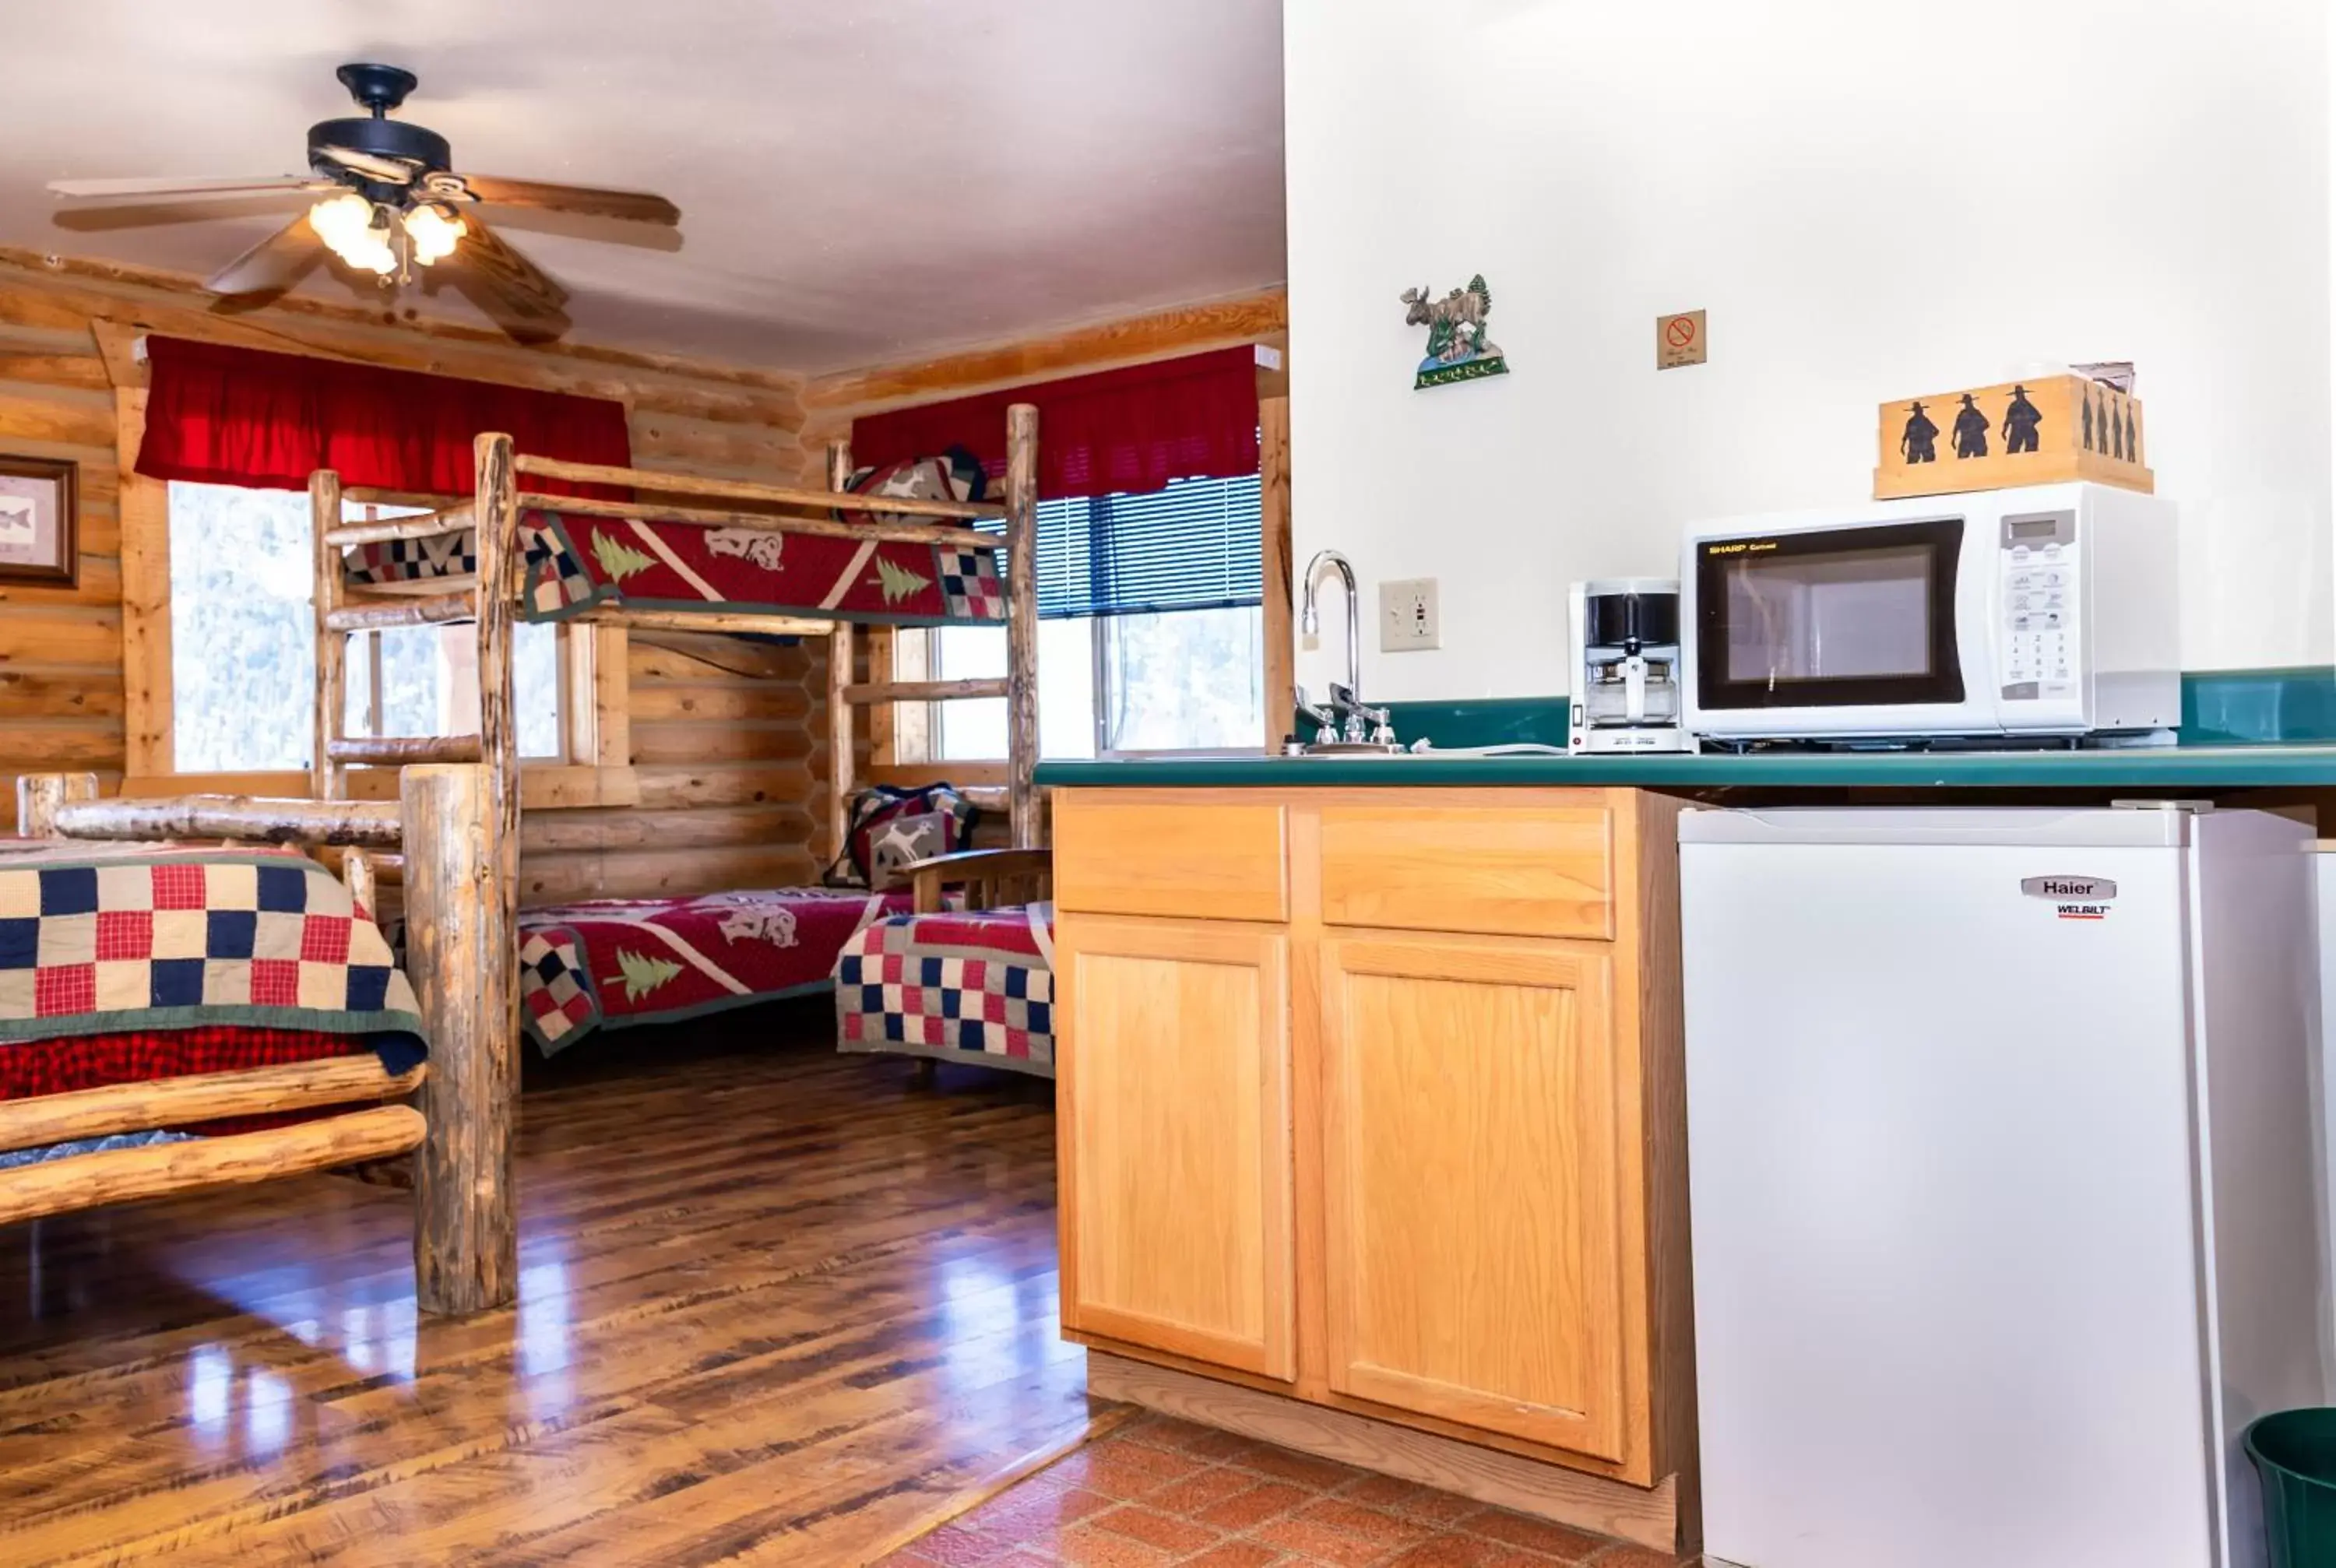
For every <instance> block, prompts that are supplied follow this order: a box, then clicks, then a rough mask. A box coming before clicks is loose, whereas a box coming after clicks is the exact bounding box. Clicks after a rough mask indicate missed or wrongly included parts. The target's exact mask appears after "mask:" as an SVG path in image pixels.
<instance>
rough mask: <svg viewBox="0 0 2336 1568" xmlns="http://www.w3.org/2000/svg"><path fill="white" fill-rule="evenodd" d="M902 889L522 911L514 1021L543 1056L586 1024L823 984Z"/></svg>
mask: <svg viewBox="0 0 2336 1568" xmlns="http://www.w3.org/2000/svg"><path fill="white" fill-rule="evenodd" d="M908 907H909V895H908V894H907V893H906V892H884V893H872V894H871V893H870V892H868V891H865V890H863V889H857V888H777V889H771V890H757V891H748V892H725V893H708V894H706V895H703V896H701V897H698V898H690V899H596V900H592V901H587V902H583V903H574V904H561V905H557V906H553V907H550V908H545V909H535V910H521V911H520V949H519V975H520V1018H521V1022H522V1023H523V1024H524V1025H525V1027H526V1029H527V1032H528V1035H529V1037H530V1038H532V1039H533V1040H534V1041H535V1043H536V1045H537V1047H539V1048H540V1049H541V1050H542V1052H543V1054H544V1055H546V1056H552V1055H555V1054H557V1053H558V1052H560V1051H561V1050H564V1049H566V1048H567V1047H569V1046H571V1045H574V1044H575V1043H576V1042H577V1041H578V1040H579V1039H581V1038H583V1037H585V1036H586V1035H588V1034H589V1033H590V1032H591V1031H593V1030H594V1029H599V1028H618V1027H623V1026H625V1025H628V1024H651V1023H669V1022H673V1021H675V1020H676V1019H681V1018H697V1017H700V1016H702V1015H704V1014H706V1013H713V1012H720V1011H723V1010H725V1009H726V1008H743V1007H748V1006H751V1005H753V1004H754V1003H756V1002H764V1001H770V1000H773V999H774V998H780V997H792V996H803V995H806V994H809V993H811V992H814V991H821V990H824V989H827V987H828V986H829V984H830V983H831V981H830V979H829V976H830V973H831V971H832V969H833V967H834V964H835V956H836V954H837V953H838V952H839V951H841V950H842V948H843V945H844V943H845V942H846V941H847V940H850V939H851V937H852V934H853V933H854V932H855V931H858V930H860V929H861V927H863V926H865V925H867V924H868V923H869V922H870V921H871V920H880V919H881V918H883V917H884V916H887V915H891V914H895V913H898V912H900V911H903V910H905V909H907V908H908Z"/></svg>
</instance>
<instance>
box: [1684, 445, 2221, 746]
mask: <svg viewBox="0 0 2336 1568" xmlns="http://www.w3.org/2000/svg"><path fill="white" fill-rule="evenodd" d="M2178 591H2179V585H2178V574H2177V570H2176V563H2175V517H2174V508H2173V506H2172V504H2171V503H2170V502H2164V501H2161V500H2159V499H2158V498H2156V496H2150V495H2141V494H2137V493H2136V492H2132V491H2127V490H2118V489H2116V488H2114V487H2111V486H2107V485H2099V484H2078V483H2072V484H2051V485H2034V486H2029V487H2025V488H2022V489H2018V490H1998V491H1987V492H1979V493H1976V494H1970V495H1950V496H1922V497H1918V498H1913V499H1910V500H1904V501H1877V502H1870V503H1868V504H1865V505H1863V506H1860V507H1858V508H1856V509H1855V510H1854V511H1832V512H1823V513H1809V514H1797V515H1787V516H1776V517H1762V518H1740V519H1736V520H1732V521H1720V522H1708V523H1703V524H1699V525H1698V526H1696V527H1693V528H1690V529H1689V530H1688V533H1687V538H1686V541H1685V542H1684V544H1683V546H1682V548H1681V554H1680V560H1679V624H1680V628H1681V633H1682V636H1681V641H1682V644H1683V646H1682V648H1681V649H1680V660H1679V662H1680V666H1681V668H1682V670H1683V672H1684V679H1683V681H1682V683H1681V684H1682V685H1683V686H1684V687H1685V692H1686V702H1685V711H1686V727H1687V728H1688V730H1689V732H1690V733H1691V734H1693V735H1697V736H1698V737H1700V738H1704V739H1708V740H1711V741H1715V742H1719V743H1723V744H1725V743H1742V742H1750V741H1761V740H1853V741H1854V740H1875V741H1891V740H1901V741H1903V740H1914V739H1922V738H1937V739H1957V738H1983V737H1987V736H2004V737H2023V736H2038V737H2046V736H2078V735H2116V734H2140V733H2146V732H2151V731H2158V730H2165V731H2171V730H2173V729H2174V728H2175V726H2177V725H2179V724H2180V722H2181V718H2182V677H2181V664H2180V658H2179V628H2178V625H2177V622H2178V620H2179V615H2178Z"/></svg>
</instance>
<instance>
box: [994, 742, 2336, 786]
mask: <svg viewBox="0 0 2336 1568" xmlns="http://www.w3.org/2000/svg"><path fill="white" fill-rule="evenodd" d="M1038 782H1039V783H1040V784H1044V785H1047V786H1049V787H1053V788H1058V789H1066V788H1092V787H1099V786H1100V787H1110V786H1122V787H1130V788H1135V787H1149V788H1155V789H1159V788H1176V787H1190V786H1193V785H1199V786H1202V787H1207V788H1239V787H1241V786H1242V785H1251V786H1260V787H1262V786H1272V787H1276V788H1283V789H1287V788H1291V787H1294V786H1298V785H1304V784H1340V785H1352V784H1384V785H1392V786H1408V787H1416V786H1421V785H1438V784H1443V785H1453V784H1475V785H1482V784H1541V785H1552V784H1640V785H1645V786H1647V787H1649V788H1652V789H1665V790H1679V791H1691V790H1706V789H1709V790H1722V789H1829V788H1853V787H1854V788H1860V789H1874V788H1882V789H1913V790H1928V789H2018V790H2033V789H2072V790H2090V791H2103V790H2120V791H2122V790H2193V791H2195V790H2243V789H2326V788H2336V745H2195V746H2151V747H2129V748H2125V749H2110V750H2102V751H2073V752H2072V751H2010V752H1862V753H1853V754H1831V755H1776V754H1773V753H1772V754H1767V755H1756V756H1727V755H1703V756H1696V755H1664V756H1598V757H1571V756H1507V757H1473V756H1455V755H1435V754H1428V755H1417V756H1414V755H1403V756H1395V757H1376V756H1338V757H1331V756H1323V757H1281V756H1263V755H1238V756H1189V757H1173V758H1167V757H1162V758H1131V759H1129V760H1126V761H1124V762H1050V763H1042V764H1040V765H1039V766H1038Z"/></svg>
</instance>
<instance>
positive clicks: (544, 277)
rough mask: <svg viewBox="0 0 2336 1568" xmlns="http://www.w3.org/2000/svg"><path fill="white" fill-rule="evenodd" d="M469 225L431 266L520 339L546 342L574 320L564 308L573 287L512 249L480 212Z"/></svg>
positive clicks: (469, 218) (504, 328) (472, 217)
mask: <svg viewBox="0 0 2336 1568" xmlns="http://www.w3.org/2000/svg"><path fill="white" fill-rule="evenodd" d="M463 221H464V223H465V224H466V225H468V229H469V231H468V232H467V233H465V234H464V235H463V236H462V242H461V244H459V245H458V246H457V247H456V248H455V250H454V254H453V255H452V256H450V257H448V258H446V259H444V260H443V261H440V262H438V263H436V264H435V265H433V267H432V268H431V271H432V273H433V275H434V274H438V273H443V274H445V276H446V277H447V278H449V280H451V281H452V282H453V285H454V287H457V288H459V289H461V290H462V292H463V293H464V294H465V295H467V296H469V297H470V300H471V303H472V304H473V305H475V306H477V307H479V308H480V309H481V310H482V311H484V312H486V314H487V315H488V316H489V317H492V319H493V321H494V323H495V325H496V326H500V327H501V328H502V329H503V330H504V331H505V332H507V333H509V334H510V335H511V336H512V337H514V338H517V339H518V340H519V341H521V343H535V342H547V341H549V340H550V339H551V338H555V337H558V336H560V334H562V333H564V332H566V331H567V330H568V328H569V326H571V325H572V323H570V322H569V319H568V313H567V311H566V309H565V308H563V307H565V306H566V305H567V303H568V298H569V295H568V290H567V289H565V288H562V287H560V285H559V284H558V283H557V282H555V281H553V279H552V278H550V276H549V275H548V274H546V273H545V272H544V270H543V269H542V268H540V267H538V266H537V265H536V264H535V263H534V262H532V261H530V260H529V259H528V258H526V257H524V256H521V254H520V253H519V252H518V251H516V250H514V249H512V248H511V246H510V245H508V244H507V243H505V242H504V240H503V238H502V236H501V235H499V234H497V233H496V232H495V231H494V230H493V229H489V228H488V227H487V226H486V225H485V224H484V223H482V222H481V221H480V220H479V219H478V218H477V216H476V215H475V214H474V215H472V216H470V217H467V218H465V219H463Z"/></svg>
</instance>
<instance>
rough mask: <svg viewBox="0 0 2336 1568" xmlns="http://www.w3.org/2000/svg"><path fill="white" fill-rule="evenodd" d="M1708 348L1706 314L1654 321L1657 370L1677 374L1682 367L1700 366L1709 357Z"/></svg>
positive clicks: (1685, 313)
mask: <svg viewBox="0 0 2336 1568" xmlns="http://www.w3.org/2000/svg"><path fill="white" fill-rule="evenodd" d="M1708 348H1709V345H1708V342H1707V341H1706V339H1705V336H1704V327H1703V312H1702V311H1700V310H1684V311H1681V312H1680V313H1679V315H1677V316H1658V317H1655V368H1656V369H1657V370H1677V369H1678V368H1679V366H1680V365H1701V364H1702V363H1703V362H1704V360H1705V359H1706V358H1707V357H1708Z"/></svg>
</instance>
